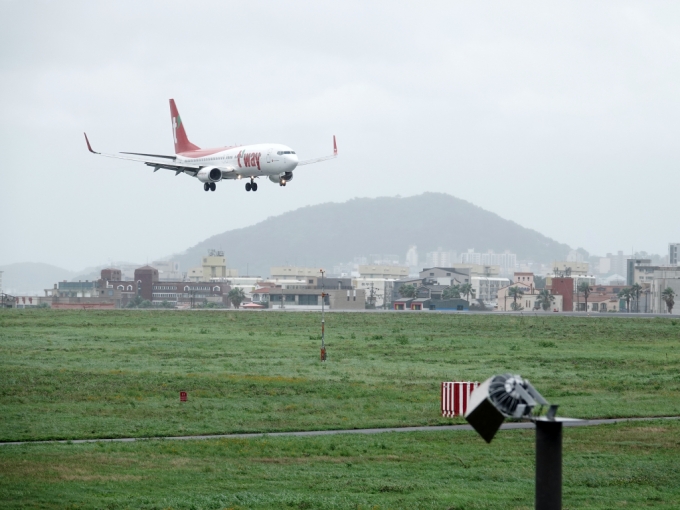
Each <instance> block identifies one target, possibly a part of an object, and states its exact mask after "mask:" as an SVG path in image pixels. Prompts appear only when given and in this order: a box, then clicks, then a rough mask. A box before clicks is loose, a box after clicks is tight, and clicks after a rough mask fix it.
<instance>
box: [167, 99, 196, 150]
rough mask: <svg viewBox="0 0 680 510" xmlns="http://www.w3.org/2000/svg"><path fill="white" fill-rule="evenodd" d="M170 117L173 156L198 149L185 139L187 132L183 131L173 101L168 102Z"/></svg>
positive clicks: (182, 125) (182, 124) (182, 123)
mask: <svg viewBox="0 0 680 510" xmlns="http://www.w3.org/2000/svg"><path fill="white" fill-rule="evenodd" d="M170 117H171V120H172V139H173V140H174V141H175V154H179V153H180V152H186V151H195V150H198V149H199V148H200V147H196V146H195V145H194V144H193V143H191V142H190V141H189V139H188V138H187V132H186V131H184V122H182V119H181V118H180V116H179V112H178V111H177V106H175V100H174V99H171V100H170Z"/></svg>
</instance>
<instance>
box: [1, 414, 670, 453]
mask: <svg viewBox="0 0 680 510" xmlns="http://www.w3.org/2000/svg"><path fill="white" fill-rule="evenodd" d="M649 420H680V416H650V417H642V418H609V419H602V420H573V421H565V422H563V424H564V426H565V427H587V426H591V425H605V424H608V423H622V422H629V421H649ZM533 428H534V424H533V422H510V423H504V424H503V425H501V430H514V429H533ZM447 430H472V427H471V426H470V425H438V426H432V427H394V428H381V429H346V430H305V431H298V432H253V433H250V434H214V435H205V436H169V437H162V436H158V437H119V438H109V439H55V440H51V441H11V442H0V446H12V445H25V444H53V443H68V444H80V443H133V442H135V441H159V440H164V441H200V440H203V439H253V438H262V437H284V436H294V437H304V436H334V435H338V434H382V433H385V432H442V431H447Z"/></svg>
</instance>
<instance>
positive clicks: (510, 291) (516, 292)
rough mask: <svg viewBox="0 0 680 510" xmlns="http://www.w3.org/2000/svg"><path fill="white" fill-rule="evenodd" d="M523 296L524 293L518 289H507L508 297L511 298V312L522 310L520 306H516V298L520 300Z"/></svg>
mask: <svg viewBox="0 0 680 510" xmlns="http://www.w3.org/2000/svg"><path fill="white" fill-rule="evenodd" d="M523 295H524V291H523V290H522V289H520V288H519V287H510V288H509V289H508V296H510V297H511V298H512V305H511V306H512V309H513V310H522V308H523V307H522V305H520V306H519V307H518V306H517V298H521V297H522V296H523Z"/></svg>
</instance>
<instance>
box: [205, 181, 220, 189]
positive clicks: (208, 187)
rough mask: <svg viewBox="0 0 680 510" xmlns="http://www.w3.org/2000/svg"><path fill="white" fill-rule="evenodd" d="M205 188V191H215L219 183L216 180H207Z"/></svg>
mask: <svg viewBox="0 0 680 510" xmlns="http://www.w3.org/2000/svg"><path fill="white" fill-rule="evenodd" d="M203 189H204V190H205V191H215V190H216V189H217V184H215V183H214V182H206V183H205V184H204V185H203Z"/></svg>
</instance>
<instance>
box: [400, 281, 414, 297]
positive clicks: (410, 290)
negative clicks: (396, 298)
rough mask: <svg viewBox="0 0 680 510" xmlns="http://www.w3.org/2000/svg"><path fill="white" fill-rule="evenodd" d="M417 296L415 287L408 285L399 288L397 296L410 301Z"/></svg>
mask: <svg viewBox="0 0 680 510" xmlns="http://www.w3.org/2000/svg"><path fill="white" fill-rule="evenodd" d="M417 294H418V289H417V287H416V286H415V285H411V284H410V283H409V284H407V285H402V286H401V287H399V295H400V296H401V297H404V298H411V299H412V298H415V297H416V295H417Z"/></svg>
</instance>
